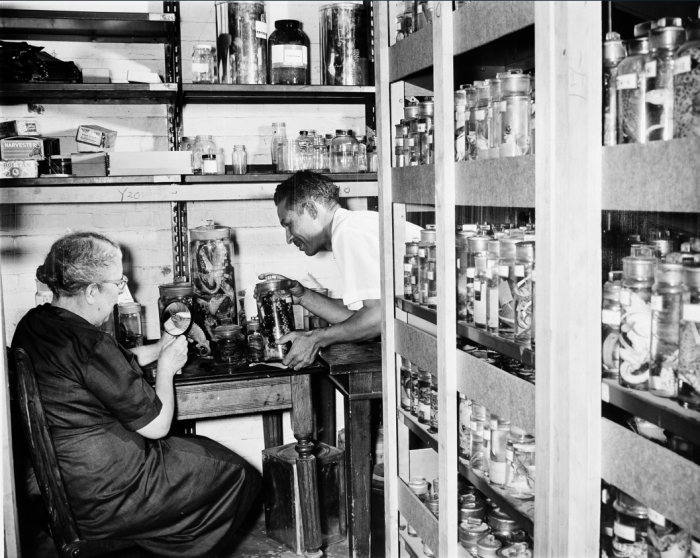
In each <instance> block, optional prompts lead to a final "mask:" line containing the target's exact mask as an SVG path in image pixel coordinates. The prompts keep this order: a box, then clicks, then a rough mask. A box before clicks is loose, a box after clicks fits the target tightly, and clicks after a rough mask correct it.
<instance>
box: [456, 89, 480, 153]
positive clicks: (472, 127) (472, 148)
mask: <svg viewBox="0 0 700 558" xmlns="http://www.w3.org/2000/svg"><path fill="white" fill-rule="evenodd" d="M475 83H477V82H475ZM460 87H461V88H462V89H464V90H465V91H466V92H467V111H466V113H465V114H464V126H465V128H464V131H465V133H466V136H467V140H466V141H467V145H466V148H467V157H466V158H465V160H467V159H474V158H475V156H476V155H475V154H476V115H475V111H476V87H475V86H474V85H462V86H460Z"/></svg>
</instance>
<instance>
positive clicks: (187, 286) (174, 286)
mask: <svg viewBox="0 0 700 558" xmlns="http://www.w3.org/2000/svg"><path fill="white" fill-rule="evenodd" d="M158 290H159V291H160V296H187V295H191V294H192V292H193V289H192V283H166V284H164V285H158Z"/></svg>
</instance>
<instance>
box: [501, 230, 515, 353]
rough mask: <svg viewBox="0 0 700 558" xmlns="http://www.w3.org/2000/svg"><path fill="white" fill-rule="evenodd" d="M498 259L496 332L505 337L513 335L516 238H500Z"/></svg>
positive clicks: (508, 337)
mask: <svg viewBox="0 0 700 558" xmlns="http://www.w3.org/2000/svg"><path fill="white" fill-rule="evenodd" d="M499 243H500V245H501V252H500V258H499V260H498V276H499V278H500V283H499V285H498V304H499V310H498V334H499V335H501V336H502V337H505V338H506V339H513V337H514V336H515V290H516V287H517V284H518V281H517V278H516V277H515V259H516V245H517V243H518V239H516V238H505V237H504V238H501V239H499Z"/></svg>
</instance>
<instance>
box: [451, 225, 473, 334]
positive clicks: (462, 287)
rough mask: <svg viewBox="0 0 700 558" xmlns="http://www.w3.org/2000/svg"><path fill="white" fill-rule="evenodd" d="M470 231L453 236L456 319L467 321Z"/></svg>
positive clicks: (458, 232)
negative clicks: (455, 276)
mask: <svg viewBox="0 0 700 558" xmlns="http://www.w3.org/2000/svg"><path fill="white" fill-rule="evenodd" d="M474 234H475V233H474V232H472V231H457V234H456V236H455V240H456V242H455V252H456V254H455V256H456V263H457V319H458V320H464V321H466V319H467V268H468V267H469V266H468V258H467V252H468V247H469V242H468V241H467V239H468V238H469V237H471V236H474Z"/></svg>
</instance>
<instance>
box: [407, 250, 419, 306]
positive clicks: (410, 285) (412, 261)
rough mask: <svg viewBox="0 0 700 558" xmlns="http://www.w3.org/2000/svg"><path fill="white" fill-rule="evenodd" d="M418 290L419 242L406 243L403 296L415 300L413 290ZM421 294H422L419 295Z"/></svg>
mask: <svg viewBox="0 0 700 558" xmlns="http://www.w3.org/2000/svg"><path fill="white" fill-rule="evenodd" d="M414 290H416V291H418V243H417V242H407V243H406V255H404V257H403V296H404V298H405V299H406V300H413V291H414ZM418 296H420V295H418Z"/></svg>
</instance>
